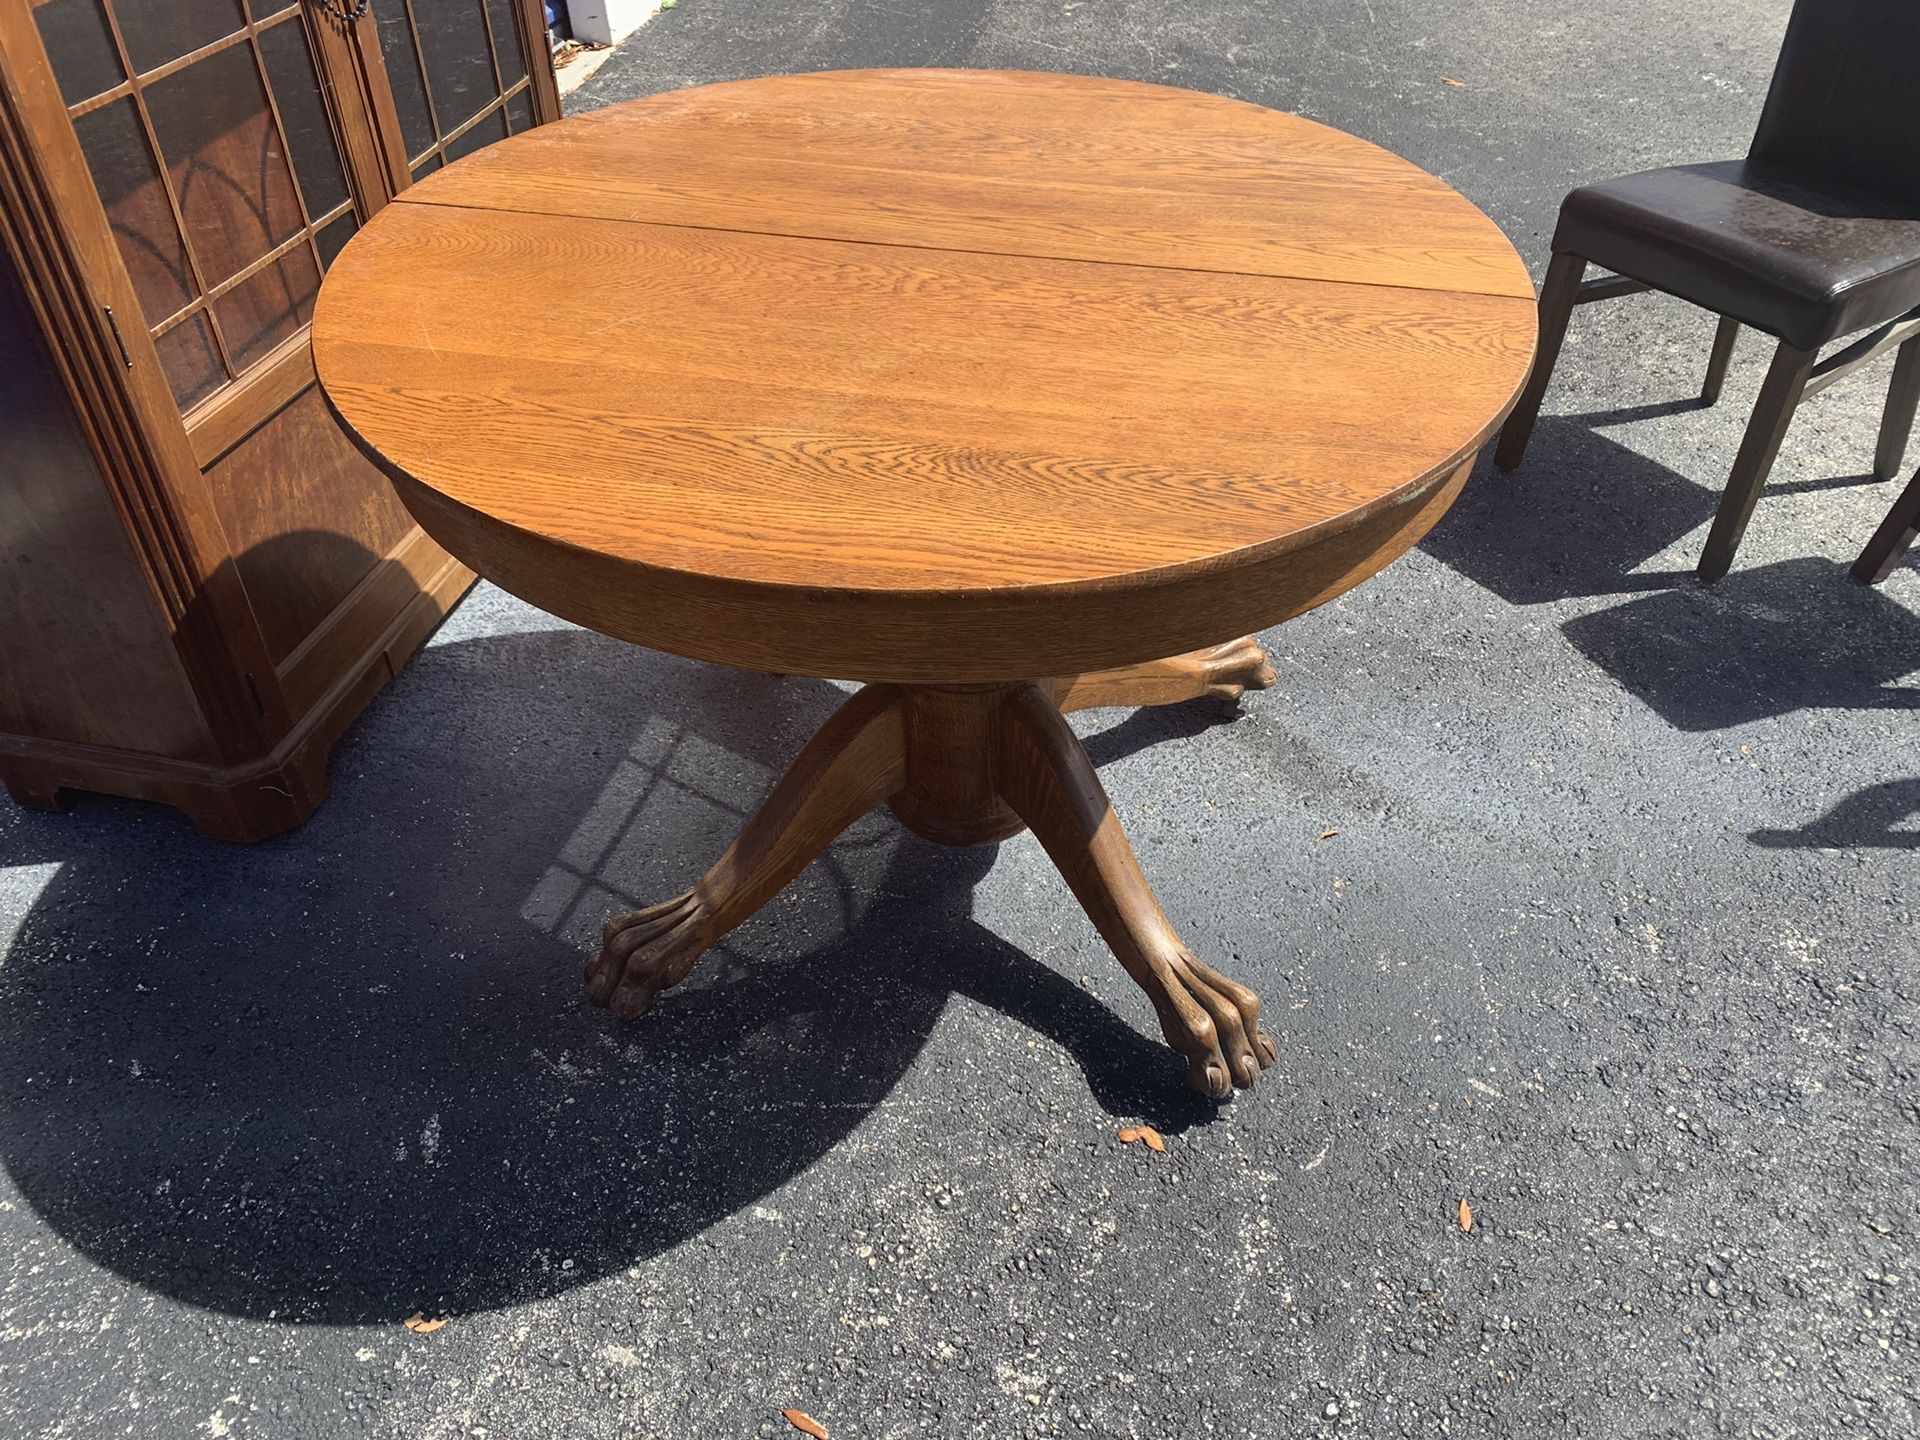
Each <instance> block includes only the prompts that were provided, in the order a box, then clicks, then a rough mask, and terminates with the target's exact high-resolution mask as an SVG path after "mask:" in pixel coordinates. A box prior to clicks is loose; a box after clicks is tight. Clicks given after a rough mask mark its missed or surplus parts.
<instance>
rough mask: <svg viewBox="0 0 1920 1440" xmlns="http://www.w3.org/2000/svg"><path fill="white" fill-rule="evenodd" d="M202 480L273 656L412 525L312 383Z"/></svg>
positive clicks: (306, 631) (279, 657) (298, 638)
mask: <svg viewBox="0 0 1920 1440" xmlns="http://www.w3.org/2000/svg"><path fill="white" fill-rule="evenodd" d="M207 484H208V487H209V488H210V489H211V490H212V492H213V500H214V505H215V507H216V508H217V509H218V510H219V512H220V523H221V526H222V527H223V528H224V529H225V531H226V534H227V541H228V543H229V544H230V545H231V546H232V547H233V553H234V556H235V563H236V564H237V565H238V567H239V570H240V579H241V582H242V583H243V584H244V585H245V586H246V588H247V596H248V598H249V599H250V600H251V601H252V602H253V610H254V614H255V615H256V616H258V617H259V621H260V628H261V630H262V631H263V632H264V633H265V635H266V639H267V649H268V651H269V652H270V653H271V654H272V656H273V660H274V663H275V664H279V663H281V662H282V661H284V660H285V659H286V658H287V657H288V656H289V655H290V654H292V653H293V651H294V650H295V649H296V648H297V647H298V646H299V645H300V643H301V642H302V641H304V640H305V639H306V638H307V637H308V636H309V635H311V634H312V633H313V631H314V630H315V629H316V628H317V627H318V626H319V625H320V623H321V622H322V621H324V620H325V619H326V618H327V616H328V615H329V614H330V613H332V611H333V609H334V607H335V606H337V605H338V604H340V602H341V601H342V600H344V599H346V597H347V595H348V594H349V592H351V591H352V590H353V588H354V587H355V586H356V585H358V584H359V583H360V582H361V581H362V580H364V579H365V578H366V576H367V574H368V572H369V571H371V570H372V569H373V567H374V565H375V564H376V563H377V562H378V561H380V560H381V559H383V558H385V557H386V556H387V554H388V553H389V552H391V551H392V550H393V549H394V548H395V547H396V546H398V545H399V544H400V543H401V542H402V541H403V540H405V539H406V538H407V537H408V536H410V535H411V534H412V533H413V528H414V526H413V520H412V518H411V517H410V516H409V515H408V514H407V512H406V511H405V510H404V509H403V508H402V507H401V504H400V501H399V499H398V497H396V496H395V495H394V493H393V487H392V486H391V485H390V484H388V483H387V479H386V477H385V476H384V475H382V474H381V473H380V472H379V471H377V470H375V469H374V468H373V466H371V465H370V464H368V463H367V461H366V460H365V458H364V457H362V456H361V454H360V452H359V451H358V450H356V449H354V447H353V445H352V443H351V442H350V441H349V440H348V439H347V438H346V436H345V435H343V434H342V433H341V432H340V424H339V422H338V421H337V420H335V419H334V418H333V416H331V415H330V414H328V413H327V407H326V402H325V401H323V400H322V399H321V398H320V391H319V388H318V386H315V385H308V386H307V387H306V388H305V389H304V390H302V391H301V392H300V393H299V395H297V396H296V397H295V398H294V400H293V401H292V403H290V404H289V405H288V406H287V407H286V408H285V409H283V410H281V411H280V412H279V413H278V414H276V415H275V416H273V418H272V419H270V420H268V421H267V422H266V423H265V424H264V425H262V426H261V427H260V428H259V429H257V430H255V431H254V432H253V433H252V434H251V435H249V436H248V437H247V438H246V439H244V440H242V441H241V442H240V443H239V444H238V445H236V446H234V447H233V449H231V450H230V451H228V452H227V453H226V454H225V455H223V456H222V457H221V458H220V459H218V460H216V461H215V462H214V463H213V464H212V465H211V466H209V467H208V469H207Z"/></svg>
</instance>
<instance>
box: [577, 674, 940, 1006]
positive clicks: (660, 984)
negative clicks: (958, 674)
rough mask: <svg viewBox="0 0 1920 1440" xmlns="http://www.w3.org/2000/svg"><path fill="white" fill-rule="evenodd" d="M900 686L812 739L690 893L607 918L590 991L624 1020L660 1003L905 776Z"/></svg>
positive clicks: (878, 689) (848, 711)
mask: <svg viewBox="0 0 1920 1440" xmlns="http://www.w3.org/2000/svg"><path fill="white" fill-rule="evenodd" d="M906 753H907V752H906V731H905V725H904V722H903V707H902V695H901V691H900V690H899V689H898V688H897V687H895V686H892V685H869V686H867V688H866V689H864V690H862V691H860V692H859V693H858V694H856V695H854V696H853V697H852V698H851V699H849V700H848V701H847V702H846V703H845V704H844V705H842V706H841V707H840V708H839V709H838V710H837V711H835V712H834V714H833V718H831V719H830V720H828V721H827V723H826V724H825V725H823V726H822V727H821V728H820V731H819V733H818V734H816V735H815V736H814V737H813V739H811V740H809V741H808V742H807V745H806V748H805V749H804V750H802V751H801V752H800V755H799V758H798V759H796V760H795V761H794V762H793V766H792V768H791V769H789V770H788V771H787V773H786V774H785V775H784V776H782V777H781V780H780V783H779V784H778V785H776V786H775V787H774V789H773V793H772V794H771V795H769V796H768V797H767V802H766V804H764V805H762V806H761V807H760V809H759V811H758V812H757V813H756V814H755V815H754V817H753V819H751V820H750V821H748V822H747V828H746V829H745V830H743V831H741V832H740V838H739V839H738V840H736V841H734V843H733V845H732V846H731V847H730V848H729V849H728V850H727V853H726V854H724V855H722V856H721V857H720V859H719V861H718V862H717V863H716V864H715V865H714V867H713V868H712V869H711V870H709V871H707V873H706V874H705V875H704V876H703V877H702V878H701V880H700V882H699V883H698V884H697V885H695V886H694V887H693V888H692V889H691V890H689V891H687V892H686V893H685V894H684V895H677V896H675V897H674V898H673V899H671V900H668V901H666V902H664V903H662V904H659V905H652V906H649V907H647V908H646V909H644V910H635V911H633V912H631V913H630V914H626V915H616V916H615V917H614V918H613V919H611V920H609V921H607V925H606V930H605V933H604V939H603V942H602V944H601V947H600V953H599V954H597V955H596V956H594V958H593V959H592V960H591V961H590V962H589V963H588V965H587V998H588V999H590V1000H592V1001H593V1003H594V1004H596V1005H604V1006H606V1007H607V1008H608V1009H610V1010H612V1011H613V1012H614V1014H616V1015H618V1016H620V1017H621V1018H622V1019H623V1020H632V1019H635V1018H637V1017H639V1016H641V1015H644V1014H646V1013H647V1011H648V1010H650V1009H652V1008H653V1002H654V999H655V997H656V996H658V995H659V993H660V992H661V991H662V990H665V989H668V988H670V987H671V986H674V985H678V984H679V983H680V982H681V981H682V980H684V979H686V978H687V974H688V972H689V971H691V970H692V969H693V964H694V961H696V960H698V959H699V958H700V956H701V953H702V952H703V951H705V950H706V948H707V947H708V946H709V945H711V944H713V943H714V941H716V940H718V939H719V938H720V937H721V936H722V935H725V934H726V933H727V932H728V931H729V930H732V929H733V928H734V927H735V926H737V925H739V924H740V922H741V921H743V920H745V919H746V918H747V917H748V916H749V915H751V914H753V912H754V911H756V910H758V909H759V908H760V907H761V906H762V905H764V904H766V903H767V901H769V900H771V899H772V898H773V897H774V896H775V895H777V894H778V893H779V892H780V891H781V890H782V889H783V888H785V886H786V885H787V883H788V882H789V881H791V880H792V879H793V878H794V876H796V875H798V874H799V873H800V872H801V871H802V870H804V869H805V868H806V867H807V865H808V863H809V862H810V861H812V860H813V859H814V857H816V856H817V855H819V854H820V852H821V851H822V850H825V849H826V848H827V846H828V845H829V844H831V843H832V842H833V840H834V837H835V836H837V835H839V833H840V832H841V831H842V830H844V829H846V828H847V826H849V825H851V824H852V823H853V822H854V821H856V820H858V819H859V818H860V817H861V816H862V815H864V814H866V813H867V811H869V810H871V809H873V808H874V806H876V805H880V804H884V803H885V802H886V801H887V800H889V799H891V798H892V797H893V795H894V793H895V792H896V791H898V790H899V789H900V788H901V786H902V785H903V784H905V782H906Z"/></svg>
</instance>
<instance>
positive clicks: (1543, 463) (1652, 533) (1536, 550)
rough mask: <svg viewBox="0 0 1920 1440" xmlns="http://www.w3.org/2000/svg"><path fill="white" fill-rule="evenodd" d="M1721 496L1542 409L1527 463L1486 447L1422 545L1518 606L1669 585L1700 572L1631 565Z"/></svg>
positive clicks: (1700, 517) (1690, 525)
mask: <svg viewBox="0 0 1920 1440" xmlns="http://www.w3.org/2000/svg"><path fill="white" fill-rule="evenodd" d="M1719 500H1720V497H1719V495H1718V494H1717V493H1715V492H1713V491H1709V490H1707V489H1705V488H1703V487H1702V486H1699V485H1696V484H1694V483H1693V482H1692V481H1691V480H1688V479H1685V478H1684V477H1682V476H1680V475H1676V474H1675V473H1674V472H1673V471H1672V470H1669V469H1668V468H1667V467H1666V466H1664V465H1661V464H1659V463H1658V462H1656V461H1653V460H1649V459H1647V458H1646V457H1645V456H1643V455H1638V454H1636V453H1634V452H1633V451H1632V450H1629V449H1627V447H1626V446H1624V445H1620V444H1618V443H1616V442H1614V441H1612V440H1609V439H1607V438H1606V436H1604V435H1601V434H1599V433H1597V432H1596V431H1594V430H1592V429H1590V428H1588V425H1587V424H1586V423H1585V417H1574V418H1572V419H1568V418H1564V417H1542V419H1541V420H1540V423H1539V426H1538V428H1537V429H1536V430H1535V432H1534V437H1533V443H1532V445H1531V446H1530V447H1529V449H1528V452H1527V461H1526V463H1525V464H1523V465H1522V466H1521V467H1520V468H1519V469H1517V470H1513V471H1501V470H1498V469H1496V468H1494V466H1493V464H1492V457H1491V455H1489V454H1483V455H1482V456H1481V457H1480V461H1479V465H1478V468H1477V469H1476V471H1475V473H1474V475H1473V477H1472V478H1471V479H1470V480H1469V481H1468V482H1467V485H1466V488H1465V489H1464V490H1463V491H1462V492H1461V494H1460V498H1459V499H1458V500H1456V501H1455V502H1454V505H1453V508H1452V510H1450V511H1449V512H1448V513H1447V515H1446V517H1445V518H1444V519H1442V520H1441V522H1440V523H1439V524H1438V525H1437V526H1435V527H1434V529H1433V531H1432V533H1431V534H1429V535H1428V536H1427V537H1426V539H1425V540H1423V541H1421V548H1422V549H1423V550H1425V551H1426V552H1427V553H1428V554H1430V555H1432V556H1433V557H1434V558H1435V559H1438V560H1440V561H1442V562H1443V563H1444V564H1446V565H1448V566H1450V567H1451V568H1452V569H1454V570H1457V571H1458V572H1459V573H1460V574H1462V575H1464V576H1466V578H1467V579H1469V580H1471V581H1473V582H1474V583H1475V584H1477V585H1480V586H1483V587H1485V588H1486V589H1488V590H1490V591H1492V592H1493V593H1494V594H1495V595H1498V596H1499V597H1500V598H1501V599H1503V600H1505V601H1507V602H1508V603H1509V604H1513V605H1543V604H1548V603H1551V602H1553V601H1556V600H1567V599H1573V598H1576V597H1581V596H1595V595H1622V594H1632V593H1637V592H1642V591H1649V590H1667V589H1671V588H1672V587H1674V586H1675V585H1678V584H1682V583H1684V582H1686V581H1688V580H1689V579H1690V577H1691V575H1692V573H1693V572H1692V571H1691V570H1668V571H1660V572H1656V573H1652V574H1635V573H1634V572H1635V571H1636V570H1638V569H1639V567H1641V566H1642V565H1644V564H1646V563H1647V561H1649V560H1651V559H1652V558H1653V557H1654V556H1656V555H1658V554H1660V553H1661V552H1662V551H1664V550H1665V549H1666V548H1667V547H1668V546H1670V545H1671V544H1673V542H1674V541H1675V540H1678V539H1679V538H1680V537H1681V536H1683V535H1685V534H1687V533H1688V532H1689V531H1691V530H1693V529H1694V528H1695V527H1697V526H1699V525H1702V524H1704V523H1705V522H1706V521H1707V520H1708V519H1709V518H1710V517H1711V516H1712V515H1713V512H1714V510H1715V508H1716V507H1717V506H1718V505H1719Z"/></svg>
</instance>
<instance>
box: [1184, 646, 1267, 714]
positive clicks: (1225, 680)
mask: <svg viewBox="0 0 1920 1440" xmlns="http://www.w3.org/2000/svg"><path fill="white" fill-rule="evenodd" d="M1193 659H1194V661H1195V662H1196V663H1197V664H1198V666H1199V668H1200V673H1201V676H1202V678H1203V683H1204V684H1205V686H1206V693H1207V694H1209V695H1211V696H1212V697H1213V698H1214V699H1216V700H1218V701H1219V702H1220V711H1221V713H1222V714H1223V715H1226V716H1228V717H1229V718H1231V717H1232V716H1234V715H1237V714H1239V713H1240V697H1241V696H1242V695H1243V694H1245V693H1246V692H1247V691H1249V690H1265V689H1266V688H1267V687H1268V686H1270V685H1272V684H1273V683H1274V682H1275V681H1276V680H1278V679H1279V678H1280V677H1279V675H1278V673H1277V672H1276V671H1275V670H1274V668H1273V660H1272V659H1271V658H1270V657H1269V656H1268V654H1267V652H1266V650H1265V649H1264V648H1262V646H1261V644H1260V642H1259V641H1257V640H1255V639H1254V638H1253V637H1252V636H1251V635H1243V636H1242V637H1241V638H1240V639H1238V640H1229V641H1228V642H1227V643H1226V644H1224V645H1216V646H1214V647H1213V648H1212V649H1211V650H1201V651H1198V652H1196V653H1195V655H1194V656H1193Z"/></svg>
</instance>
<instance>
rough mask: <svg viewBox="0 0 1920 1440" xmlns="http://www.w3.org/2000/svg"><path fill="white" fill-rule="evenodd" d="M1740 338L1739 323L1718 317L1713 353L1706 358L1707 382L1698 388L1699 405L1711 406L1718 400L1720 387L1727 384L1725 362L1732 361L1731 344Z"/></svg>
mask: <svg viewBox="0 0 1920 1440" xmlns="http://www.w3.org/2000/svg"><path fill="white" fill-rule="evenodd" d="M1739 338H1740V322H1739V321H1738V320H1736V319H1734V318H1733V317H1732V316H1731V315H1722V316H1721V317H1720V327H1719V328H1718V329H1717V330H1715V331H1714V332H1713V353H1712V354H1711V355H1709V356H1707V380H1706V383H1705V384H1704V385H1702V386H1701V387H1700V403H1701V404H1702V405H1712V404H1714V403H1716V402H1717V401H1718V400H1719V399H1720V387H1721V386H1722V385H1724V384H1726V383H1727V362H1729V361H1730V360H1732V359H1733V343H1734V341H1736V340H1738V339H1739Z"/></svg>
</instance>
